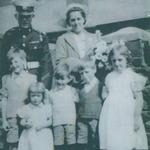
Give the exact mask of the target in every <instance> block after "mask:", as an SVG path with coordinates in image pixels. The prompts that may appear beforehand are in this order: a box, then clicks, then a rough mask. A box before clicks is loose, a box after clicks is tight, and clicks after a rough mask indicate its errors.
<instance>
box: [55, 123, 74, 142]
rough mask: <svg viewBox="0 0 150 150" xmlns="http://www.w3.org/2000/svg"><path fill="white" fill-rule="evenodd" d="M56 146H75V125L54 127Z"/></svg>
mask: <svg viewBox="0 0 150 150" xmlns="http://www.w3.org/2000/svg"><path fill="white" fill-rule="evenodd" d="M53 132H54V145H64V144H68V145H71V144H75V143H76V128H75V125H72V124H66V125H58V126H54V127H53Z"/></svg>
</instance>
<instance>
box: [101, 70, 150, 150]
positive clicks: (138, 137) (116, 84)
mask: <svg viewBox="0 0 150 150" xmlns="http://www.w3.org/2000/svg"><path fill="white" fill-rule="evenodd" d="M145 82H146V78H145V77H143V76H142V75H139V74H137V73H135V72H134V71H133V70H132V69H130V68H127V69H126V70H124V71H123V72H122V73H117V72H115V71H113V72H111V73H109V74H108V75H107V77H106V80H105V84H106V87H107V89H108V96H107V98H106V100H105V102H104V105H103V107H102V112H101V115H100V123H99V137H100V148H101V149H107V150H131V149H133V148H136V149H144V150H146V149H148V144H147V137H146V133H145V129H144V124H143V121H142V117H141V119H140V129H139V130H138V131H137V132H135V131H134V110H135V99H134V92H135V91H141V90H142V89H143V87H144V85H145Z"/></svg>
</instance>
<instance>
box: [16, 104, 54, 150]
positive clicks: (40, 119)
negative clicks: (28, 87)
mask: <svg viewBox="0 0 150 150" xmlns="http://www.w3.org/2000/svg"><path fill="white" fill-rule="evenodd" d="M18 116H19V117H21V118H27V119H30V120H31V121H32V123H33V127H32V128H30V129H24V130H23V131H22V133H21V136H20V139H19V145H18V150H54V148H53V135H52V132H51V129H50V128H44V129H42V130H40V131H36V130H35V127H36V126H38V125H41V124H42V123H44V122H45V121H46V119H52V110H51V106H50V105H43V104H41V105H40V106H39V107H35V106H33V105H31V104H28V105H25V106H24V107H23V108H22V109H20V110H19V111H18Z"/></svg>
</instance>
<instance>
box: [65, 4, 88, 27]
mask: <svg viewBox="0 0 150 150" xmlns="http://www.w3.org/2000/svg"><path fill="white" fill-rule="evenodd" d="M75 11H79V12H80V13H81V16H82V17H83V18H84V24H85V23H86V12H85V10H84V9H83V8H82V7H79V6H74V7H71V8H70V9H68V11H67V13H66V24H67V25H69V26H70V14H71V13H72V12H75Z"/></svg>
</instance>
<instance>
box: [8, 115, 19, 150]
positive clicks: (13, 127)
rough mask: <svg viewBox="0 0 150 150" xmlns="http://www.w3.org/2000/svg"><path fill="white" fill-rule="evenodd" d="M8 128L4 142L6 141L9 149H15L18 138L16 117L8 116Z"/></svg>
mask: <svg viewBox="0 0 150 150" xmlns="http://www.w3.org/2000/svg"><path fill="white" fill-rule="evenodd" d="M7 121H8V123H9V130H8V132H7V135H6V142H7V143H8V145H9V146H8V147H9V150H16V149H17V146H18V140H19V127H18V124H17V118H8V119H7Z"/></svg>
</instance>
